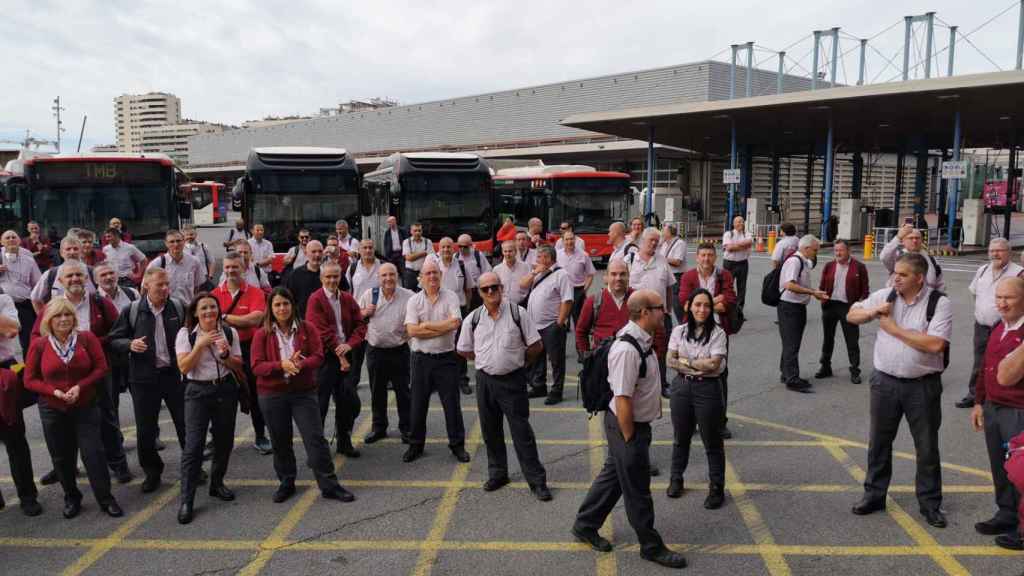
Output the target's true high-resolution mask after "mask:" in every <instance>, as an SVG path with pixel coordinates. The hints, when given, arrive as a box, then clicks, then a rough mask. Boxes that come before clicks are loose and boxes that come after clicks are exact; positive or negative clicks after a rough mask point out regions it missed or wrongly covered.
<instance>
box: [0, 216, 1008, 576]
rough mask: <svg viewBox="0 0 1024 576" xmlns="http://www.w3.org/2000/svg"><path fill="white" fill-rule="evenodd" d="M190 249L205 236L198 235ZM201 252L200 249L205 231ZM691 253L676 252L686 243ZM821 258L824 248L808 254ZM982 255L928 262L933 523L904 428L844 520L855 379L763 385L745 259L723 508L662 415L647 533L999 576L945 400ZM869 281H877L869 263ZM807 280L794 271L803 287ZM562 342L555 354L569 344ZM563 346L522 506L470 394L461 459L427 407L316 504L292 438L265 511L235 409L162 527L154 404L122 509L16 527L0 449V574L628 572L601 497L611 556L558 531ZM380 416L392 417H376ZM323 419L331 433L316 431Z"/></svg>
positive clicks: (979, 473)
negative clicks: (2, 504)
mask: <svg viewBox="0 0 1024 576" xmlns="http://www.w3.org/2000/svg"><path fill="white" fill-rule="evenodd" d="M203 236H204V238H206V239H207V241H208V242H210V241H211V240H215V239H219V237H220V231H210V230H205V231H203ZM210 243H211V244H212V242H210ZM691 251H692V248H691ZM819 258H820V259H819V261H820V262H823V261H825V259H827V258H828V256H827V255H826V254H824V253H823V254H822V255H821V256H820V257H819ZM982 262H983V259H982V257H980V256H974V257H960V258H941V259H940V263H941V265H942V266H943V269H944V270H945V276H946V283H947V289H948V292H949V293H950V295H951V296H952V297H953V302H954V305H955V308H956V311H955V314H956V316H955V330H954V337H953V341H952V361H951V363H950V367H949V369H948V370H947V372H946V374H945V377H944V379H943V381H944V383H945V394H944V395H943V400H942V408H943V412H944V414H945V422H944V425H943V426H942V429H941V432H940V440H941V442H940V446H941V451H942V452H941V453H942V460H943V470H942V471H943V482H944V491H945V499H944V503H943V508H944V509H945V510H946V511H947V513H948V518H949V522H950V525H949V527H948V528H946V529H942V530H940V529H935V528H932V527H930V526H928V525H927V524H926V523H925V522H924V521H923V519H922V518H921V516H920V515H919V514H918V511H917V505H916V499H915V497H914V493H913V479H914V478H913V475H914V461H913V453H914V448H913V442H912V440H911V438H910V435H909V430H907V429H906V426H905V425H904V427H903V428H902V429H901V432H900V435H899V437H898V439H897V443H896V444H897V445H896V448H897V450H899V452H898V453H897V458H896V461H895V463H894V476H893V487H892V489H891V492H890V499H889V502H888V509H887V511H886V512H884V513H876V514H873V515H870V516H866V517H857V516H854V515H852V514H851V513H850V507H851V506H852V505H853V504H854V503H855V502H856V501H857V500H858V499H859V498H860V495H861V491H862V488H861V481H862V478H863V474H864V469H865V467H866V442H867V438H868V392H869V390H868V384H867V383H865V384H862V385H854V384H851V383H850V382H849V380H848V369H847V368H848V366H847V363H846V354H845V349H842V344H838V343H837V344H838V346H837V347H839V348H840V349H839V350H837V351H836V352H835V354H834V357H833V367H834V370H835V372H836V376H835V377H833V378H829V379H825V380H821V381H815V382H814V384H815V386H814V391H815V393H814V394H796V393H793V392H789V391H787V390H786V389H785V388H784V387H783V386H782V385H781V384H779V378H778V371H777V366H778V358H779V352H780V345H779V339H778V329H777V326H776V325H775V323H774V319H775V310H774V309H771V308H767V307H764V306H762V305H761V304H760V302H759V289H760V282H761V277H762V276H763V274H764V273H766V271H767V270H768V261H767V259H766V258H765V257H764V256H763V255H760V254H757V255H755V256H754V257H753V260H752V271H751V277H750V280H749V283H748V294H747V302H748V309H747V310H746V316H747V323H746V325H745V326H744V327H743V331H742V333H741V334H739V335H737V336H736V337H734V339H733V341H732V344H731V358H730V359H729V364H730V394H731V397H730V399H729V416H730V421H729V425H730V427H731V429H732V430H733V432H734V434H735V437H734V439H733V440H731V441H727V442H726V455H727V459H728V476H727V483H726V490H727V500H726V505H725V506H724V507H723V508H722V509H720V510H717V511H707V510H704V508H703V507H702V502H703V499H704V495H705V494H706V485H707V482H706V478H707V476H706V474H707V468H706V461H705V458H704V455H703V450H702V449H701V447H700V445H699V442H700V440H699V437H695V438H694V442H695V443H696V446H695V449H694V450H693V453H692V455H691V464H690V467H689V469H688V471H687V474H686V481H687V492H686V493H685V494H684V496H683V498H681V499H679V500H670V499H667V498H666V496H665V488H666V486H667V472H668V467H669V462H670V457H671V444H672V426H671V419H670V413H669V411H668V406H667V403H666V405H665V414H664V416H663V417H662V418H661V419H660V420H658V421H657V422H656V423H655V424H654V434H655V444H654V446H653V448H652V458H653V460H654V462H656V463H657V464H658V465H659V466H660V467H661V469H662V470H663V474H662V475H661V476H659V477H656V478H654V479H653V485H652V490H653V493H654V503H655V510H656V515H657V520H656V526H657V528H658V530H659V531H660V532H661V534H662V536H663V537H664V539H665V540H666V542H667V543H668V544H669V546H670V547H672V548H673V549H675V550H678V551H681V552H683V553H685V555H686V556H687V558H688V560H689V562H690V567H689V568H688V569H687V571H686V572H687V573H692V574H711V575H719V574H721V575H729V576H735V575H737V574H742V575H748V574H772V575H783V574H822V573H826V572H827V573H829V574H831V575H834V576H839V575H846V574H849V575H859V574H867V573H871V574H913V575H926V574H981V575H987V574H1018V573H1020V572H1021V570H1024V554H1021V553H1015V552H1008V551H1005V550H1002V549H1000V548H998V547H996V546H995V545H994V544H993V542H992V538H991V537H985V536H980V535H978V534H977V533H975V531H974V529H973V525H974V523H975V522H977V521H979V520H984V519H987V518H989V517H990V516H991V514H992V512H993V509H994V504H993V498H992V494H991V492H992V488H991V481H990V474H989V471H988V462H987V458H986V456H985V450H984V440H983V438H982V435H981V434H980V433H975V432H973V431H972V430H971V428H970V426H969V423H968V411H967V410H959V409H957V408H955V407H954V406H953V404H954V402H955V401H956V400H958V399H959V398H960V397H962V396H963V393H964V391H965V389H966V383H967V377H968V375H969V374H970V370H971V338H972V330H971V323H972V322H973V314H972V303H971V299H970V298H969V297H968V292H967V285H968V283H969V282H970V279H971V274H972V273H973V271H974V270H975V269H976V267H977V266H978V265H979V264H980V263H982ZM868 266H869V270H870V272H871V280H872V286H873V287H880V286H881V285H882V284H883V282H884V279H885V273H884V270H883V269H882V267H881V266H880V265H879V264H878V263H876V262H869V264H868ZM817 276H818V271H815V272H814V273H813V277H814V280H815V281H817ZM875 331H876V326H874V325H871V326H868V327H866V328H865V329H863V330H862V331H861V342H860V344H861V350H862V357H863V358H864V360H863V366H862V368H863V370H864V373H865V376H867V375H869V374H870V368H871V366H870V362H871V349H872V346H873V343H874V333H875ZM820 346H821V323H820V307H819V306H818V305H811V306H810V309H809V322H808V327H807V331H806V333H805V336H804V344H803V351H804V353H803V354H802V360H801V371H802V374H803V375H804V377H808V378H809V377H810V376H811V375H812V373H813V372H814V370H815V369H816V367H817V359H818V354H819V351H820ZM570 348H571V346H570ZM577 368H578V365H577V363H576V362H575V354H574V353H571V352H570V354H569V370H568V374H570V376H569V377H568V381H567V387H566V401H565V402H563V403H562V404H560V405H558V406H554V407H547V406H544V405H543V404H542V400H534V401H532V402H531V422H532V424H533V426H534V429H535V431H536V434H537V437H538V441H539V448H540V454H541V458H542V460H543V462H544V464H545V466H546V468H547V472H548V479H549V483H550V486H551V488H552V490H553V492H554V500H553V501H552V502H548V503H542V502H538V501H536V500H535V499H534V498H533V497H532V495H531V494H530V492H529V490H528V489H527V486H526V484H525V483H524V482H523V479H522V476H521V474H519V470H518V464H517V462H516V459H515V458H514V451H513V450H512V448H511V446H509V452H510V466H511V471H512V473H513V484H512V485H510V486H509V487H507V488H504V489H502V490H499V491H497V492H494V493H485V492H484V491H483V490H482V489H481V485H482V483H483V481H484V480H485V479H486V454H485V452H484V450H483V449H482V446H481V444H480V429H479V425H478V422H477V416H476V398H475V396H463V397H462V409H463V413H464V417H465V421H466V429H467V437H468V442H467V449H468V451H469V452H470V453H471V455H472V457H473V459H472V461H471V462H470V463H468V464H459V463H458V462H456V461H455V460H454V459H453V458H452V457H451V455H450V454H449V452H448V450H447V446H446V442H447V440H446V438H445V437H444V420H443V415H442V413H441V411H440V404H439V403H437V401H436V398H435V401H434V404H433V406H432V409H431V412H430V417H429V422H428V445H427V450H426V455H425V457H424V458H422V459H420V460H418V461H416V462H414V463H412V464H404V463H402V462H401V454H402V452H403V449H404V446H403V445H402V444H401V443H400V442H399V441H398V439H397V431H396V430H395V429H394V426H395V425H396V422H397V420H396V416H395V414H394V412H392V431H391V433H392V437H390V438H388V439H387V440H385V441H383V442H381V443H378V444H375V445H373V446H369V447H363V450H362V454H363V455H362V457H361V458H359V459H352V460H348V459H345V458H343V457H338V458H336V460H335V463H336V464H337V466H338V468H339V476H340V478H341V480H342V482H343V484H344V485H346V486H347V487H348V488H349V489H351V490H352V491H353V492H354V493H355V494H356V497H357V500H356V501H355V502H354V503H351V504H340V503H337V502H334V501H327V500H323V499H322V498H320V497H319V493H318V490H317V489H316V487H315V485H314V484H313V483H312V476H311V474H310V473H309V470H308V469H306V468H304V466H303V464H304V456H303V452H302V446H301V442H298V440H297V447H296V452H297V458H298V461H299V464H300V466H299V468H300V470H299V480H300V492H299V494H298V495H297V496H296V497H293V498H292V499H291V500H289V501H288V502H286V503H284V504H274V503H272V502H271V494H272V493H273V491H274V489H275V488H276V485H277V480H276V477H275V475H274V472H273V467H272V462H271V457H269V456H260V455H258V454H257V453H256V452H255V450H253V448H252V434H253V433H252V427H251V424H250V422H249V419H248V417H246V416H244V415H240V416H239V419H238V426H237V429H236V435H237V439H236V447H235V452H234V454H233V457H232V461H231V465H230V469H229V473H228V478H227V482H228V485H229V486H231V487H232V488H233V489H235V491H236V493H237V495H238V498H237V499H236V500H235V501H234V502H231V503H223V502H220V501H216V500H213V499H211V498H208V497H207V496H206V495H205V492H204V491H203V490H202V489H200V492H199V495H198V496H197V499H196V505H197V510H196V518H195V520H194V522H193V523H192V524H190V525H188V526H180V525H178V524H177V522H176V519H175V517H176V510H177V503H178V484H177V482H178V477H179V474H178V461H179V460H178V457H179V450H178V448H177V445H176V444H177V443H176V442H175V437H174V431H173V428H172V424H171V423H170V419H169V416H168V415H167V413H166V412H163V413H162V425H161V432H162V437H163V440H164V441H165V442H166V443H167V444H168V448H167V450H166V451H164V452H162V457H163V458H164V460H165V462H166V463H167V470H166V471H165V473H164V485H163V486H162V488H161V489H160V490H159V491H157V492H156V493H154V494H148V495H143V494H142V493H141V491H140V489H139V482H140V479H136V481H135V482H133V483H131V484H129V485H124V486H120V485H116V484H115V488H114V493H115V495H116V497H117V498H118V500H119V502H120V503H121V505H122V507H123V508H124V509H125V511H126V515H125V517H124V518H121V519H113V518H109V517H107V516H106V515H104V514H103V513H102V512H101V511H100V510H99V509H98V506H97V505H96V503H95V501H94V500H92V497H91V493H90V491H89V490H88V486H87V482H86V481H85V479H82V480H81V482H82V484H83V488H82V489H83V492H84V493H85V495H86V497H85V501H84V504H85V507H84V510H83V512H82V514H81V515H80V516H79V517H78V518H76V519H74V520H65V519H64V518H63V517H62V516H61V514H60V511H61V508H62V493H61V490H60V488H59V487H58V486H48V487H43V486H40V502H41V503H42V505H43V507H44V509H45V512H44V514H43V515H42V516H39V517H37V518H26V517H24V516H23V515H22V514H21V513H20V512H19V510H18V507H17V501H16V497H15V494H14V487H13V484H12V482H11V478H10V473H9V467H8V463H7V461H6V459H5V458H0V491H2V492H3V494H4V496H5V498H6V499H7V503H8V506H7V508H6V509H5V510H3V511H0V566H2V567H3V572H4V573H5V574H12V575H13V574H18V575H21V574H26V575H27V574H58V573H60V574H105V575H109V574H175V575H190V574H234V573H237V574H250V575H251V574H367V573H373V574H379V575H385V574H415V575H427V574H438V575H440V574H446V575H447V574H466V575H477V574H493V575H498V574H538V573H549V574H590V573H596V574H638V573H646V572H649V571H650V572H658V571H661V570H664V569H662V568H659V567H657V566H654V565H652V564H650V563H649V562H646V561H644V560H642V559H641V558H640V555H639V548H638V546H637V540H636V536H635V533H634V532H633V531H632V529H631V528H630V527H629V525H628V522H627V520H626V517H625V512H624V510H623V508H622V505H621V503H620V505H619V507H618V508H617V509H616V511H615V513H614V514H613V515H612V517H611V518H610V520H609V522H608V524H607V525H606V526H605V528H604V533H605V534H606V536H608V537H609V538H610V539H611V541H612V542H613V543H614V544H615V550H614V552H612V553H610V554H600V553H596V552H593V551H591V550H590V549H589V548H586V547H584V546H582V545H580V544H578V543H576V542H575V541H574V540H573V538H572V536H571V535H570V533H569V528H570V527H571V525H572V522H573V518H574V514H575V511H576V509H577V508H578V507H579V505H580V503H581V502H582V500H583V497H584V495H585V493H586V490H587V488H588V487H589V484H590V481H591V479H592V478H593V476H594V474H595V473H596V471H597V470H598V469H599V468H600V466H601V464H602V462H603V460H604V454H605V450H604V447H603V444H604V439H603V437H602V433H601V430H600V427H599V426H598V425H597V420H588V419H587V417H586V414H585V413H583V412H582V410H581V409H580V404H579V403H578V402H577V401H576V378H575V376H572V375H574V374H576V372H577ZM363 379H364V382H363V384H362V385H361V386H360V395H361V397H362V399H363V406H364V410H363V415H362V416H361V417H360V419H359V420H358V422H357V423H356V428H357V431H356V435H355V437H356V438H357V439H361V438H362V436H363V434H364V433H365V432H366V431H367V430H368V427H369V420H370V419H369V413H368V411H369V391H368V388H367V386H366V384H365V375H364V377H363ZM121 405H122V408H121V419H122V420H121V421H122V426H123V427H124V431H125V435H126V447H127V448H128V450H129V453H128V456H129V461H130V463H131V466H132V469H133V471H134V472H136V474H138V472H139V469H138V466H137V460H136V454H135V450H134V446H135V438H134V427H133V426H134V422H133V417H132V411H131V408H130V406H131V403H130V399H129V398H128V397H124V398H123V399H122V403H121ZM392 410H393V408H392ZM25 418H26V421H27V426H28V435H29V441H30V445H31V446H32V451H33V460H34V470H35V473H36V475H37V477H38V476H41V475H42V474H44V473H45V472H46V471H48V470H49V469H50V462H49V457H48V454H47V452H46V448H45V444H44V442H43V437H42V432H41V429H40V425H39V417H38V412H37V411H36V410H35V409H28V410H26V412H25ZM327 429H328V430H330V429H332V426H331V425H330V424H328V426H327Z"/></svg>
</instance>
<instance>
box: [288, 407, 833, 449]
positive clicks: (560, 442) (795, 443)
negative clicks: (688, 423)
mask: <svg viewBox="0 0 1024 576" xmlns="http://www.w3.org/2000/svg"><path fill="white" fill-rule="evenodd" d="M530 410H531V411H532V410H533V407H530ZM301 441H302V439H301V438H295V439H294V442H296V443H298V442H301ZM379 442H380V443H381V444H400V443H401V442H402V440H401V439H400V438H385V439H383V440H380V441H379ZM426 443H427V444H444V445H447V444H448V438H440V437H439V438H427V439H426ZM505 443H506V444H509V445H511V444H512V440H511V439H509V438H506V439H505ZM607 444H608V442H607V441H605V439H604V438H601V439H587V440H583V439H578V440H577V439H568V440H566V439H561V438H538V439H537V445H539V446H593V447H601V446H605V445H607ZM673 444H674V442H673V441H672V440H655V441H654V442H651V445H652V446H672V445H673ZM692 444H693V445H694V446H703V444H701V443H700V440H694V441H693V443H692ZM829 444H834V443H830V442H822V441H819V440H726V441H725V445H726V446H731V447H736V448H820V447H822V446H827V445H829ZM843 445H844V446H845V445H846V444H843Z"/></svg>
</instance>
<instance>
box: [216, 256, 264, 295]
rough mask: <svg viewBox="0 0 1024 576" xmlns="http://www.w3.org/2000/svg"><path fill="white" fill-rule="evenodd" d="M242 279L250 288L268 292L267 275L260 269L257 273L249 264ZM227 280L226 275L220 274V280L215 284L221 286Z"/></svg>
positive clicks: (253, 265)
mask: <svg viewBox="0 0 1024 576" xmlns="http://www.w3.org/2000/svg"><path fill="white" fill-rule="evenodd" d="M242 278H243V279H244V280H245V283H246V284H249V285H250V286H256V287H259V288H265V289H267V290H270V277H269V275H268V274H267V273H266V272H264V271H263V269H262V268H260V269H259V271H258V272H257V268H256V265H255V264H253V263H251V262H250V263H249V267H248V268H246V270H245V274H243V275H242ZM227 280H228V277H227V275H226V274H224V273H223V272H221V273H220V279H219V280H218V281H217V282H218V283H219V284H223V283H225V282H227Z"/></svg>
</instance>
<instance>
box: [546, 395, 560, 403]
mask: <svg viewBox="0 0 1024 576" xmlns="http://www.w3.org/2000/svg"><path fill="white" fill-rule="evenodd" d="M561 401H562V395H561V394H548V397H547V398H545V399H544V405H545V406H554V405H555V404H558V403H560V402H561Z"/></svg>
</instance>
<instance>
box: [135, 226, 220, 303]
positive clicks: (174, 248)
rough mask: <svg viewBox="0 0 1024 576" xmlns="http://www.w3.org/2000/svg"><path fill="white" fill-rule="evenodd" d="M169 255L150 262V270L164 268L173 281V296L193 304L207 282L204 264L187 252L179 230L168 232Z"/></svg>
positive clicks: (166, 241)
mask: <svg viewBox="0 0 1024 576" xmlns="http://www.w3.org/2000/svg"><path fill="white" fill-rule="evenodd" d="M164 245H165V246H166V247H167V253H166V254H162V255H160V256H159V257H157V258H154V259H153V260H151V261H150V263H149V266H147V267H146V269H147V270H148V269H150V268H163V269H164V270H166V271H167V277H168V279H169V280H170V281H171V296H172V297H174V298H177V299H178V300H181V301H182V302H192V298H193V297H194V296H195V295H196V293H197V292H199V291H200V288H199V287H200V286H202V285H203V283H204V282H205V281H206V274H205V272H204V270H203V265H202V263H200V262H199V260H196V259H195V258H193V257H192V256H190V255H189V254H187V253H186V252H185V237H184V236H183V235H182V234H181V232H178V231H177V230H168V231H167V234H166V235H165V236H164Z"/></svg>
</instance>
